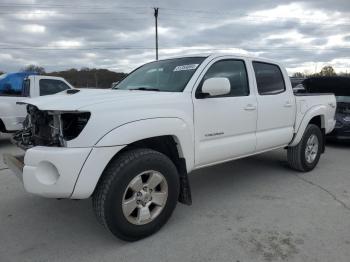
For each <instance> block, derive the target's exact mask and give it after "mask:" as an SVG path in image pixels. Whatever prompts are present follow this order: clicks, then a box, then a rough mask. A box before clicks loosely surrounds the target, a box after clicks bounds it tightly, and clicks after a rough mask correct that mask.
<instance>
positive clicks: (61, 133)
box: [13, 105, 91, 149]
mask: <svg viewBox="0 0 350 262" xmlns="http://www.w3.org/2000/svg"><path fill="white" fill-rule="evenodd" d="M27 112H28V115H27V118H26V120H25V121H24V123H23V130H21V131H19V132H17V133H16V134H15V136H14V137H13V140H14V142H15V143H16V144H17V145H18V146H19V147H21V148H23V149H28V148H30V147H33V146H59V147H65V146H66V145H67V141H70V140H73V139H75V138H76V137H78V136H79V134H80V133H81V132H82V131H83V129H84V127H85V126H86V124H87V122H88V121H89V119H90V116H91V113H90V112H82V111H41V110H39V109H38V108H37V107H35V106H32V105H28V106H27Z"/></svg>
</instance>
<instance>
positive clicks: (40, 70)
mask: <svg viewBox="0 0 350 262" xmlns="http://www.w3.org/2000/svg"><path fill="white" fill-rule="evenodd" d="M21 71H22V72H34V73H38V74H39V75H44V74H45V68H43V67H41V66H37V65H27V66H25V67H22V68H21Z"/></svg>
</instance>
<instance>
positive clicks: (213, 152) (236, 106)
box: [193, 59, 257, 167]
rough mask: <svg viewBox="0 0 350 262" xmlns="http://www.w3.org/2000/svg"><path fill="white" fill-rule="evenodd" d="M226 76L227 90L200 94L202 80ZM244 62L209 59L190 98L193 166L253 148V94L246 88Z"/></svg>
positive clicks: (237, 154)
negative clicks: (192, 97) (192, 126)
mask: <svg viewBox="0 0 350 262" xmlns="http://www.w3.org/2000/svg"><path fill="white" fill-rule="evenodd" d="M213 77H226V78H228V79H229V81H230V84H231V92H230V93H229V94H228V95H224V96H214V97H206V98H200V96H198V94H199V93H200V92H201V86H202V84H203V82H204V80H206V79H209V78H213ZM249 82H250V81H248V74H247V69H246V63H245V61H243V60H238V59H222V60H214V61H212V62H211V65H210V66H209V69H208V70H207V71H206V73H205V74H204V76H203V79H202V80H201V82H200V84H199V86H198V87H197V90H196V98H194V101H193V103H194V121H195V142H196V145H195V147H196V149H195V164H196V167H200V166H205V165H208V164H213V163H216V162H222V161H225V160H229V159H233V158H236V157H239V156H243V155H248V154H251V153H253V152H254V151H255V146H256V136H255V131H256V121H257V103H256V97H255V94H254V93H253V92H251V91H250V88H249Z"/></svg>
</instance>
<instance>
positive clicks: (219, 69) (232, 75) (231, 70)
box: [198, 60, 249, 97]
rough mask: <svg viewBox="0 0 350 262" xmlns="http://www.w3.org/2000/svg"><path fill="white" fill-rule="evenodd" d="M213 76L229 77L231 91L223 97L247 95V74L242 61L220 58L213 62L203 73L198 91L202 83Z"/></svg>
mask: <svg viewBox="0 0 350 262" xmlns="http://www.w3.org/2000/svg"><path fill="white" fill-rule="evenodd" d="M213 77H226V78H228V79H229V81H230V84H231V92H230V94H227V95H224V97H227V96H248V95H249V84H248V76H247V70H246V67H245V63H244V61H242V60H221V61H218V62H216V63H214V64H213V65H211V67H210V68H209V69H208V71H207V72H206V73H205V75H204V77H203V79H202V81H201V84H200V88H198V91H200V90H201V88H202V84H203V82H204V81H205V80H206V79H209V78H213Z"/></svg>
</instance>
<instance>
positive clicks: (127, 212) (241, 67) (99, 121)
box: [5, 55, 336, 241]
mask: <svg viewBox="0 0 350 262" xmlns="http://www.w3.org/2000/svg"><path fill="white" fill-rule="evenodd" d="M335 103H336V102H335V97H334V95H317V94H298V95H294V94H293V90H292V86H291V83H290V81H289V77H288V75H287V72H286V70H285V69H284V68H283V67H282V66H281V65H280V64H279V63H276V62H274V61H271V60H267V59H261V58H251V57H244V56H233V55H211V56H208V57H204V56H193V57H181V58H175V59H168V60H161V61H156V62H152V63H148V64H145V65H143V66H141V67H139V68H138V69H137V70H135V71H133V72H132V73H131V74H129V75H128V76H127V77H126V78H125V79H124V80H122V81H121V82H120V83H119V84H118V85H117V86H116V88H115V89H114V90H113V89H111V90H103V91H99V90H98V91H96V90H80V91H79V92H76V93H75V94H71V93H70V92H66V93H65V92H63V93H61V94H60V95H57V96H51V97H42V98H35V99H32V100H31V101H28V116H29V121H28V122H26V124H25V127H24V129H23V130H22V131H20V132H18V133H17V134H16V135H15V136H14V143H15V144H17V145H18V146H19V147H21V148H23V149H24V150H26V154H25V158H24V163H23V156H18V157H14V156H11V155H6V156H5V162H6V163H7V165H8V166H9V167H10V168H11V169H12V170H13V171H14V172H15V173H16V174H17V176H18V177H19V178H20V179H21V180H23V183H24V187H25V189H26V190H27V191H28V192H31V193H34V194H38V195H41V196H44V197H51V198H71V199H84V198H88V197H91V196H92V199H93V207H94V210H95V213H96V216H97V218H98V220H99V221H100V222H101V223H102V224H103V225H104V226H105V227H106V228H108V229H109V230H110V231H111V232H112V233H113V234H115V235H116V236H118V237H120V238H122V239H124V240H128V241H133V240H137V239H140V238H143V237H146V236H149V235H150V234H152V233H154V232H156V231H157V230H159V229H160V228H161V227H162V225H164V224H165V223H166V221H167V220H168V218H169V217H170V215H171V214H172V212H173V210H174V208H175V206H176V204H177V201H180V202H182V203H185V204H191V202H192V200H191V191H190V185H189V182H188V178H187V174H188V173H189V172H191V171H193V170H195V169H199V168H203V167H206V166H210V165H215V164H218V163H222V162H225V161H230V160H233V159H238V158H242V157H246V156H249V155H253V154H258V153H262V152H265V151H269V150H273V149H276V148H287V155H288V162H289V164H290V166H291V167H292V168H294V169H296V170H298V171H303V172H307V171H310V170H312V169H313V168H314V167H315V166H316V165H317V163H318V161H319V158H320V156H321V153H322V152H323V151H324V135H325V134H327V133H329V132H331V131H332V129H333V128H334V124H335V121H334V113H335V107H336V104H335ZM213 175H215V174H213Z"/></svg>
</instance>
